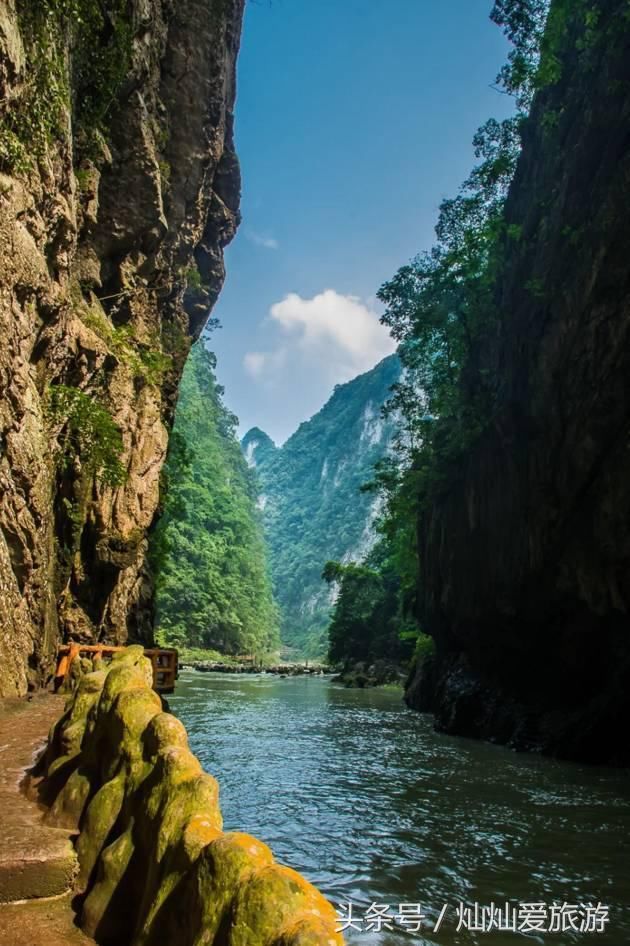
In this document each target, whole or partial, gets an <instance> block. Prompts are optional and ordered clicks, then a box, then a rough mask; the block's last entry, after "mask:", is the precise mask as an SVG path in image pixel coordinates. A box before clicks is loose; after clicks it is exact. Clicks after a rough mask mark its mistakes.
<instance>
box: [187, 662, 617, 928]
mask: <svg viewBox="0 0 630 946" xmlns="http://www.w3.org/2000/svg"><path fill="white" fill-rule="evenodd" d="M171 705H172V709H173V711H174V712H175V713H176V714H177V715H178V716H179V717H180V718H181V719H182V721H183V722H184V723H185V725H186V727H187V729H188V732H189V734H190V741H191V746H192V748H193V751H194V752H196V754H197V755H198V756H199V758H200V760H201V762H202V764H203V766H204V767H205V768H206V769H207V770H208V771H209V772H212V773H213V774H214V775H216V776H217V777H218V778H219V781H220V785H221V807H222V811H223V816H224V821H225V828H226V830H232V829H238V830H242V831H248V832H251V833H252V834H255V835H257V836H258V837H260V838H261V839H262V840H264V841H265V842H266V843H267V844H269V845H270V847H271V848H272V849H273V851H274V854H275V855H276V857H277V859H278V860H279V861H281V862H285V863H289V864H291V866H292V867H295V868H297V869H298V870H300V871H302V872H303V873H304V874H305V875H306V876H307V877H308V878H309V879H310V880H311V881H313V883H315V884H316V885H317V886H318V887H320V889H321V890H322V891H323V892H324V893H325V894H326V895H327V896H328V897H329V898H330V899H331V900H332V901H333V902H334V903H335V904H339V903H341V902H344V901H348V900H352V901H353V902H354V904H355V910H357V911H358V912H359V914H361V913H362V912H363V911H365V910H366V909H367V908H368V907H369V906H370V904H372V903H374V902H377V903H380V904H390V905H391V906H392V908H393V910H394V912H395V911H396V910H397V909H398V904H399V903H401V902H420V903H422V905H423V911H424V912H425V913H427V914H428V916H429V919H430V920H432V921H433V922H435V920H436V919H437V916H438V914H439V912H440V909H441V907H442V904H445V903H448V904H449V905H450V907H449V913H447V917H446V918H445V921H444V925H443V927H442V929H441V930H440V932H439V933H438V934H435V935H434V934H432V933H431V934H429V933H425V932H424V931H423V933H422V934H419V933H414V934H410V933H406V932H404V931H402V930H399V929H395V930H394V931H392V932H388V931H382V932H380V933H378V934H377V933H374V932H372V933H366V932H361V933H359V932H356V931H350V932H348V933H346V937H347V939H348V940H349V941H350V942H352V943H356V944H360V943H362V944H365V946H371V944H372V943H379V946H387V944H389V943H391V944H394V943H396V944H401V943H402V942H406V943H410V942H414V943H417V944H425V943H426V944H430V943H439V944H476V943H487V944H488V946H503V944H509V943H512V944H514V943H517V942H521V943H525V942H527V941H528V940H529V941H531V942H539V943H545V944H552V943H556V944H558V946H565V944H567V943H572V942H580V941H583V942H596V943H598V944H601V946H612V944H614V946H619V944H621V943H623V942H628V941H630V918H629V917H628V916H627V911H628V907H629V906H630V858H629V855H630V831H629V827H630V779H629V778H628V775H627V774H626V773H624V772H618V771H615V770H606V769H595V768H589V767H586V766H578V765H570V764H566V763H559V762H555V761H553V760H550V759H544V758H539V757H536V756H527V755H516V754H514V753H512V752H510V751H509V750H506V749H503V748H500V747H495V746H490V745H487V744H484V743H478V742H473V741H469V740H460V739H454V738H451V737H445V736H442V735H439V734H436V733H434V732H433V729H432V726H431V721H430V719H429V718H427V717H424V716H420V715H418V714H417V713H414V712H411V711H410V710H407V709H406V708H405V707H404V705H403V704H402V702H401V699H400V693H399V692H398V691H391V690H346V689H344V688H343V687H340V686H337V685H335V684H331V683H330V682H329V681H328V680H326V679H321V678H306V677H297V678H290V679H278V678H276V677H249V676H247V677H245V676H243V677H226V676H223V675H220V674H217V675H210V674H208V675H204V674H197V673H194V672H192V671H185V672H184V673H183V674H182V677H181V679H180V682H179V685H178V689H177V693H176V694H175V696H174V697H172V698H171ZM505 900H509V901H515V902H518V901H528V902H535V901H547V902H548V903H551V902H554V901H557V902H560V903H562V902H564V901H567V902H569V903H575V902H580V901H584V902H588V901H595V902H596V901H598V900H601V901H602V902H604V903H606V904H609V905H610V908H611V922H610V926H609V929H608V931H607V932H606V933H605V934H602V935H594V934H593V935H591V936H585V935H582V936H580V935H579V934H571V933H561V934H545V935H541V936H533V937H528V938H527V939H526V938H525V937H523V936H520V935H515V934H511V933H498V932H496V931H495V932H492V933H488V934H487V935H485V936H484V935H481V934H468V933H465V932H461V933H456V932H455V925H456V923H455V908H456V906H457V904H458V902H459V901H467V902H474V901H479V902H480V903H483V904H490V902H491V901H494V902H495V903H503V902H504V901H505Z"/></svg>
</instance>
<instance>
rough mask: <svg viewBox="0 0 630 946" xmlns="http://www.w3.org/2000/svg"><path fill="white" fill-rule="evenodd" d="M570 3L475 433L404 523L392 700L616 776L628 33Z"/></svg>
mask: <svg viewBox="0 0 630 946" xmlns="http://www.w3.org/2000/svg"><path fill="white" fill-rule="evenodd" d="M556 6H557V7H558V8H559V9H560V7H561V6H562V5H561V4H560V3H558V4H557V5H556ZM582 6H583V5H581V4H576V5H575V8H576V9H575V11H574V13H575V15H574V16H573V17H572V20H571V24H570V28H569V30H568V34H567V38H566V41H565V42H564V43H563V45H562V47H561V48H560V49H559V50H558V63H559V66H560V70H561V71H560V76H559V79H558V81H557V82H556V83H555V84H553V85H551V86H549V87H547V88H545V89H543V90H542V91H540V92H539V94H538V96H537V98H536V100H535V103H534V108H533V112H532V115H531V117H530V119H529V121H528V123H527V126H526V129H525V136H524V145H523V152H522V156H521V160H520V163H519V166H518V170H517V174H516V178H515V180H514V182H513V185H512V188H511V192H510V195H509V199H508V206H507V222H508V225H514V226H515V227H517V228H519V231H518V232H519V233H520V237H519V239H518V240H516V241H514V240H512V241H511V245H509V246H507V247H506V253H505V264H504V266H503V270H502V273H501V274H500V278H499V281H498V287H497V301H498V304H499V308H500V312H501V323H500V326H499V332H498V336H497V338H496V339H495V343H494V344H493V345H488V346H486V348H485V351H484V353H480V354H479V356H478V367H481V368H483V369H485V370H486V371H489V372H491V373H493V374H494V376H495V377H496V384H497V386H496V392H495V399H496V411H495V417H494V422H493V424H492V426H491V427H490V428H489V429H487V430H486V432H485V434H484V435H483V436H482V438H481V440H480V441H479V442H478V443H477V444H476V446H475V447H474V448H473V449H471V450H470V451H469V453H468V454H467V456H466V457H465V460H464V462H463V463H462V465H461V469H460V470H459V472H458V473H457V474H452V475H451V477H450V482H449V485H448V487H447V488H446V489H444V491H443V492H442V493H441V494H439V495H437V496H436V497H435V500H434V503H433V506H432V508H431V509H430V511H429V512H428V513H427V514H426V515H425V517H424V518H423V520H422V522H421V524H420V534H421V544H422V549H421V560H422V569H423V576H422V582H421V589H422V595H423V619H424V626H425V627H426V628H427V629H428V630H429V631H430V633H431V634H432V635H433V636H434V637H435V639H436V643H437V660H436V662H435V663H434V664H433V665H432V666H431V667H430V668H425V670H424V671H423V670H422V669H420V670H419V672H418V673H417V674H416V676H415V678H414V679H413V681H412V683H411V687H410V689H409V691H408V700H409V702H410V703H411V704H412V705H423V707H424V708H427V707H431V708H432V709H433V711H434V712H435V714H436V719H437V725H438V726H439V727H440V728H441V729H444V730H446V731H449V732H454V733H461V734H464V735H472V736H483V737H486V738H492V739H496V740H498V741H501V742H510V743H511V744H513V745H516V746H519V747H524V748H531V747H534V748H541V749H543V750H545V751H548V752H552V753H555V754H558V755H561V756H566V757H571V758H579V759H585V760H591V761H611V762H625V763H627V762H628V761H630V751H629V749H628V743H627V740H623V741H622V742H619V741H618V735H617V734H619V733H623V732H625V730H626V727H627V725H628V724H629V723H630V646H629V640H628V632H629V623H628V609H629V608H630V537H629V533H628V527H627V524H628V521H630V481H629V474H630V462H629V459H630V454H629V452H628V451H629V444H630V440H629V437H630V387H629V384H628V380H629V379H630V304H629V300H630V270H629V269H628V264H627V260H628V253H629V252H630V236H629V230H628V223H627V206H628V202H629V201H630V139H629V138H628V122H629V120H630V95H629V92H628V89H629V85H628V80H629V79H630V59H629V57H628V50H629V45H630V27H629V24H628V17H627V9H626V4H625V3H622V2H620V0H600V2H598V3H597V4H595V5H594V6H595V7H596V8H597V12H598V17H595V19H594V21H593V20H590V22H591V24H592V23H593V22H595V23H596V26H595V27H594V28H590V29H589V28H588V27H587V25H586V23H587V19H588V18H585V16H584V15H583V11H582ZM591 6H593V5H591ZM564 8H565V9H566V8H567V5H566V4H564ZM580 11H582V12H581V13H580ZM513 232H514V231H513Z"/></svg>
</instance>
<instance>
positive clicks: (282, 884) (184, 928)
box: [39, 647, 343, 946]
mask: <svg viewBox="0 0 630 946" xmlns="http://www.w3.org/2000/svg"><path fill="white" fill-rule="evenodd" d="M151 679H152V672H151V665H150V662H149V661H148V660H147V659H146V658H145V657H144V656H143V651H142V648H141V647H129V648H128V649H126V650H125V651H122V652H121V653H119V654H118V655H117V656H116V658H115V659H114V660H113V661H112V663H111V665H110V666H109V667H108V668H104V669H97V670H94V671H93V672H90V673H86V674H85V675H84V676H83V677H81V678H80V680H79V682H78V686H77V688H76V690H75V692H74V694H73V696H72V697H71V698H70V699H69V701H68V705H67V708H66V711H65V713H64V715H63V716H62V718H61V719H60V720H59V722H58V723H57V724H56V726H55V727H54V728H53V730H52V731H51V735H50V739H49V744H48V749H47V752H46V755H45V757H44V759H43V766H44V768H45V773H44V778H43V781H41V782H40V784H39V791H40V793H41V796H42V798H43V799H44V800H45V801H46V802H47V803H48V804H49V805H50V808H49V810H48V813H47V815H46V820H47V821H48V822H49V823H51V824H54V825H60V826H64V827H69V828H73V827H77V826H79V827H80V831H79V835H78V839H77V855H78V860H79V873H78V878H77V881H76V891H77V893H78V894H79V895H80V897H81V901H80V902H81V904H82V906H81V912H80V916H79V924H80V926H81V928H82V929H83V930H84V931H85V932H86V933H87V934H88V935H90V936H93V937H94V938H95V939H96V941H97V942H99V943H104V944H109V943H130V944H132V946H152V944H153V946H160V944H164V943H177V944H178V946H193V944H199V943H201V942H203V943H207V944H213V943H216V944H218V946H243V944H249V946H318V944H321V946H323V944H325V946H343V938H342V936H341V935H340V934H339V933H337V932H336V915H335V911H334V909H333V907H332V906H331V904H330V903H328V901H327V900H325V899H324V897H323V896H322V895H321V894H320V893H319V892H318V891H317V890H316V889H315V888H314V887H312V886H311V884H309V883H308V882H307V881H306V880H304V878H303V877H301V876H300V875H299V874H298V873H296V872H295V871H294V870H291V869H290V868H288V867H283V866H281V865H279V864H277V863H276V862H275V861H274V859H273V856H272V854H271V851H270V850H269V848H268V847H267V846H266V845H265V844H263V843H262V842H261V841H258V840H257V839H256V838H254V837H251V836H250V835H247V834H242V833H240V832H225V833H224V832H223V831H222V830H221V828H222V819H221V812H220V809H219V801H218V786H217V783H216V780H215V779H214V778H213V777H212V776H211V775H208V774H206V773H205V772H202V770H201V766H200V765H199V762H198V760H197V759H196V758H195V756H194V755H192V753H191V752H190V750H189V749H188V739H187V735H186V731H185V729H184V727H183V726H182V724H181V723H180V722H179V721H178V720H177V719H175V717H174V716H171V715H170V714H169V713H164V712H162V707H161V705H160V698H159V697H158V696H157V694H156V693H155V692H154V691H153V690H152V689H151Z"/></svg>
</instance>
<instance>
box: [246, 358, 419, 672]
mask: <svg viewBox="0 0 630 946" xmlns="http://www.w3.org/2000/svg"><path fill="white" fill-rule="evenodd" d="M400 371H401V368H400V362H399V360H398V357H397V356H396V355H391V356H390V357H388V358H385V359H384V360H383V361H381V362H380V363H379V364H378V365H376V367H375V368H373V369H372V370H371V371H368V372H366V373H365V374H362V375H360V376H359V377H358V378H355V379H354V380H353V381H350V382H348V383H347V384H342V385H338V386H337V387H336V388H335V391H334V393H333V395H332V397H331V398H330V400H329V401H328V402H327V403H326V405H325V406H324V407H323V408H322V409H321V410H320V411H319V413H317V414H315V416H314V417H312V418H311V419H310V420H309V421H306V422H305V423H303V424H301V425H300V427H299V428H298V430H297V431H296V432H295V433H294V434H293V435H292V436H291V437H290V438H289V439H288V440H287V442H286V443H285V444H284V445H283V446H282V447H276V446H275V445H274V444H273V442H272V441H271V439H270V438H269V437H268V436H267V434H265V433H263V432H262V431H261V430H259V429H258V428H256V427H255V428H253V429H252V430H250V431H248V433H247V434H246V435H245V437H244V438H243V440H242V448H243V452H244V454H245V457H246V458H247V461H248V462H249V464H250V465H251V466H252V467H255V469H256V472H257V474H258V478H259V482H260V486H261V496H260V501H259V505H260V507H261V509H262V513H263V520H264V526H265V535H266V539H267V544H268V548H269V561H270V567H271V576H272V582H273V589H274V595H275V598H276V602H277V603H278V605H279V608H280V614H281V636H282V640H283V642H284V643H285V644H287V645H289V646H290V647H292V648H295V649H296V652H301V653H304V654H306V655H321V654H323V653H325V652H326V650H327V641H326V629H327V625H328V620H329V615H330V609H331V605H332V603H333V600H334V592H333V591H332V589H331V588H329V587H327V586H326V584H325V583H324V582H323V581H322V569H323V567H324V565H325V563H326V562H327V561H328V560H329V559H337V560H339V561H342V562H347V561H350V560H361V559H362V558H363V556H364V555H365V554H366V553H367V552H368V551H369V549H370V548H371V547H372V545H373V543H374V540H375V532H374V520H375V518H376V516H377V514H378V511H379V508H380V502H381V501H380V499H378V498H376V497H375V496H374V495H372V494H370V493H364V492H360V487H361V486H362V485H364V484H365V483H367V482H369V481H370V480H372V478H373V476H374V464H375V463H376V462H377V461H378V460H379V459H381V458H382V457H383V456H385V454H386V452H387V450H388V447H389V445H390V443H391V441H392V437H393V433H394V423H393V420H392V419H384V418H383V417H382V416H381V407H382V405H383V404H384V403H385V401H386V400H387V399H388V397H389V394H390V388H391V386H392V385H393V384H395V383H396V382H397V381H398V380H399V378H400Z"/></svg>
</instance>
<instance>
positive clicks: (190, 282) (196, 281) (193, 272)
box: [184, 263, 203, 291]
mask: <svg viewBox="0 0 630 946" xmlns="http://www.w3.org/2000/svg"><path fill="white" fill-rule="evenodd" d="M184 276H185V278H186V285H187V287H188V288H189V289H192V290H193V291H197V290H199V289H203V282H202V279H201V273H200V272H199V269H198V268H197V266H196V264H194V263H193V264H192V265H191V266H189V267H188V268H187V269H186V270H185V272H184Z"/></svg>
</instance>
